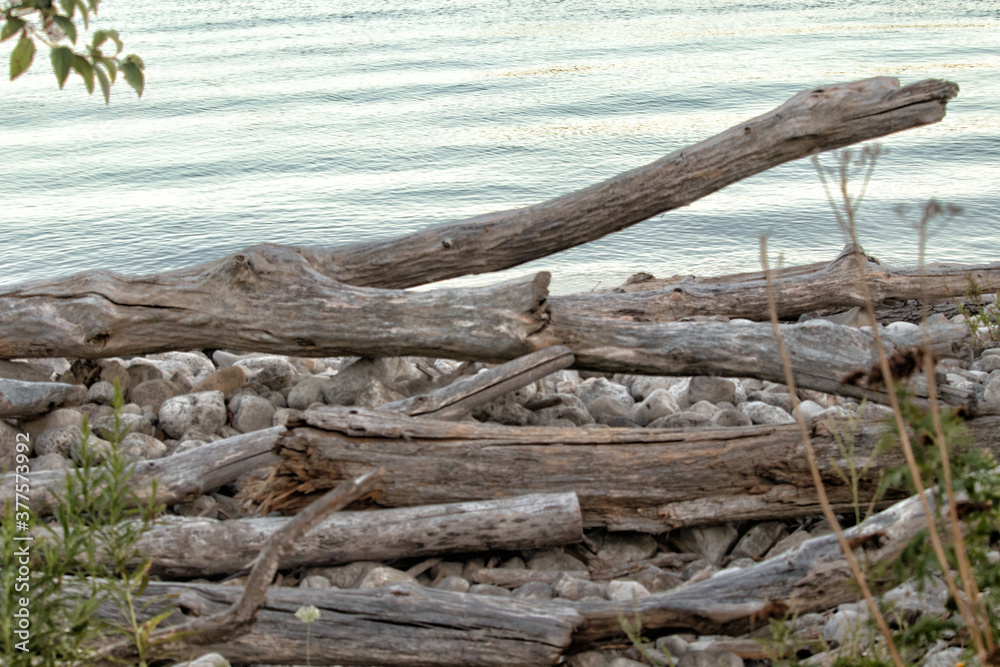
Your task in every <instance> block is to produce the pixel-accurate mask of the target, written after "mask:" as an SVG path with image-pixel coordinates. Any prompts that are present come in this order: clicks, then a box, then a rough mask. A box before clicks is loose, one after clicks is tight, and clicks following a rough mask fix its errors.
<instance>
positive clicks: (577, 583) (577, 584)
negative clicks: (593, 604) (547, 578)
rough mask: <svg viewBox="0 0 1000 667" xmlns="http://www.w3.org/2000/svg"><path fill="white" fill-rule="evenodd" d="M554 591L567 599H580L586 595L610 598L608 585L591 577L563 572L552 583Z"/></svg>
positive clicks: (554, 593)
mask: <svg viewBox="0 0 1000 667" xmlns="http://www.w3.org/2000/svg"><path fill="white" fill-rule="evenodd" d="M552 593H553V595H556V596H558V597H561V598H564V599H566V600H579V599H580V598H584V597H597V598H602V599H605V600H606V599H608V585H607V584H606V583H600V582H596V581H590V580H589V579H582V578H579V577H574V576H573V575H572V574H570V573H567V572H563V573H562V574H560V575H559V577H558V578H557V579H556V580H555V583H553V584H552Z"/></svg>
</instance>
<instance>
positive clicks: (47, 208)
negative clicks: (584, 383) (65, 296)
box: [0, 0, 1000, 292]
mask: <svg viewBox="0 0 1000 667" xmlns="http://www.w3.org/2000/svg"><path fill="white" fill-rule="evenodd" d="M250 5H252V6H250ZM97 25H98V27H102V26H107V27H115V28H117V29H119V31H120V32H121V33H122V35H123V37H124V38H125V43H126V52H132V51H134V52H136V53H139V54H140V55H141V56H142V57H143V58H144V60H145V62H146V66H147V69H146V72H147V91H146V94H145V96H144V97H143V99H142V100H141V101H139V100H136V99H135V96H134V95H133V94H131V92H130V91H129V89H128V88H127V87H126V86H125V84H124V82H120V83H119V85H118V86H117V87H116V88H115V89H114V91H113V92H112V103H111V106H110V107H106V106H105V105H104V104H103V101H102V100H101V99H100V96H99V95H94V96H92V97H88V96H87V95H86V94H85V92H84V91H83V86H82V83H81V82H80V79H79V77H77V76H76V75H73V77H72V78H71V79H70V81H69V83H68V84H67V90H65V91H62V92H60V91H58V90H57V89H56V87H55V85H54V77H53V75H52V72H51V68H50V66H49V62H48V56H47V52H41V53H40V54H39V57H38V58H37V59H36V63H35V65H34V67H33V70H32V71H31V72H30V73H29V74H26V75H25V76H23V77H22V78H21V79H19V80H18V81H16V82H14V83H0V146H2V152H0V187H2V193H0V284H11V283H15V282H19V281H22V280H28V279H37V278H45V277H54V276H58V275H64V274H69V273H72V272H75V271H80V270H85V269H93V268H110V269H115V270H119V271H123V272H129V273H148V272H158V271H163V270H167V269H172V268H178V267H183V266H188V265H191V264H194V263H197V262H200V261H204V260H208V259H213V258H216V257H220V256H223V255H226V254H229V253H232V252H234V251H236V250H238V249H240V248H242V247H245V246H247V245H250V244H253V243H257V242H262V241H268V242H275V243H287V244H308V245H335V244H341V243H346V242H352V241H359V240H365V239H373V238H377V237H386V236H393V235H397V234H400V233H403V232H408V231H412V230H415V229H418V228H420V227H423V226H425V225H428V224H431V223H436V222H442V221H447V220H451V219H456V218H461V217H466V216H470V215H475V214H478V213H484V212H487V211H492V210H498V209H506V208H512V207H516V206H524V205H528V204H532V203H535V202H538V201H542V200H545V199H549V198H551V197H553V196H557V195H560V194H563V193H566V192H569V191H571V190H574V189H577V188H579V187H583V186H586V185H589V184H591V183H594V182H596V181H599V180H602V179H604V178H607V177H609V176H612V175H614V174H616V173H618V172H620V171H624V170H626V169H630V168H632V167H635V166H638V165H641V164H645V163H647V162H651V161H653V160H655V159H657V158H659V157H661V156H662V155H664V154H666V153H669V152H672V151H674V150H676V149H679V148H682V147H684V146H686V145H689V144H691V143H694V142H696V141H699V140H701V139H703V138H705V137H708V136H710V135H712V134H714V133H716V132H719V131H722V130H724V129H726V128H727V127H729V126H731V125H733V124H736V123H738V122H740V121H742V120H745V119H747V118H750V117H752V116H755V115H758V114H760V113H763V112H765V111H767V110H769V109H771V108H773V107H775V106H777V105H778V104H780V103H782V102H783V101H785V100H786V99H787V98H788V97H790V96H791V95H793V94H795V93H796V92H799V91H801V90H804V89H807V88H809V87H813V86H817V85H820V84H829V83H835V82H840V81H850V80H855V79H861V78H866V77H870V76H877V75H889V76H896V77H899V78H900V79H901V80H902V82H903V83H904V84H906V83H912V82H914V81H918V80H920V79H924V78H947V79H949V80H952V81H955V82H957V83H958V84H959V85H960V86H961V89H962V90H961V93H960V94H959V97H958V98H957V99H955V100H954V101H953V102H951V103H950V105H949V111H948V116H947V117H946V119H945V120H944V121H943V122H942V123H940V124H938V125H935V126H930V127H928V128H921V129H918V130H913V131H909V132H906V133H903V134H900V135H896V136H894V137H890V138H887V139H885V140H884V142H883V143H884V145H885V146H887V147H888V148H889V149H890V154H889V155H888V156H887V157H886V158H884V159H883V160H882V162H881V164H880V167H879V169H878V171H877V173H876V176H875V179H874V183H873V184H872V186H871V188H870V196H869V199H868V200H867V201H866V204H865V205H864V207H863V208H862V219H863V232H862V233H863V236H862V241H863V243H864V244H865V246H866V248H867V249H868V250H869V252H871V253H873V254H876V255H878V256H880V257H881V258H882V259H883V260H885V261H888V262H891V263H906V264H909V263H913V262H914V261H915V257H916V247H917V244H916V238H915V236H914V234H913V232H912V231H911V230H910V228H909V226H908V223H907V221H906V220H904V219H901V218H900V217H899V216H898V215H897V214H896V213H895V212H894V211H893V208H894V206H895V205H897V204H900V203H908V204H920V203H921V202H923V201H925V200H926V199H927V198H928V197H937V198H939V199H941V200H943V201H947V202H950V203H953V204H957V205H960V206H962V207H963V209H964V211H965V212H964V214H963V215H962V216H961V217H959V218H957V219H956V220H954V221H953V222H952V223H951V224H950V226H949V227H948V228H947V229H945V230H943V231H941V232H940V233H938V234H937V235H936V236H935V237H934V238H932V239H931V242H930V248H929V250H930V252H929V254H930V259H932V260H936V261H949V260H951V261H966V262H985V261H996V260H998V259H1000V111H998V109H1000V102H998V100H1000V3H998V2H997V1H996V0H991V1H988V2H987V1H966V2H962V1H961V0H941V1H939V0H926V1H924V2H920V3H917V2H912V1H909V0H908V1H907V2H883V3H878V6H875V7H873V6H869V3H868V2H867V1H864V2H851V1H846V2H845V1H843V0H836V1H830V2H826V1H822V2H820V1H817V2H809V1H808V0H806V2H805V3H804V2H802V0H795V1H794V2H793V1H789V2H783V1H776V2H764V1H761V2H759V3H753V2H750V1H749V0H748V1H746V2H737V1H730V2H717V1H713V2H707V1H702V2H692V1H688V0H627V1H625V0H606V1H605V2H602V3H594V2H589V1H588V2H583V1H582V0H563V1H562V2H539V1H538V0H531V1H529V0H506V1H504V0H499V1H498V0H489V1H486V0H459V1H449V0H408V1H407V2H399V1H398V0H386V1H384V2H375V3H373V2H370V0H366V1H365V2H360V1H356V0H347V1H342V0H300V1H299V2H296V3H294V4H293V5H289V4H288V3H286V2H277V1H275V0H258V1H257V2H254V3H231V2H223V1H222V0H197V1H196V0H157V1H150V2H144V3H136V2H125V1H124V0H106V2H105V3H104V4H103V5H102V14H101V17H100V19H99V21H98V23H97ZM92 27H93V26H92ZM10 48H11V43H10V42H8V43H5V44H3V45H2V46H0V58H2V62H3V63H6V59H7V57H8V55H9V52H10ZM4 69H6V66H5V65H4ZM762 233H768V234H769V235H770V241H769V245H770V248H771V249H772V251H773V253H774V254H775V255H777V254H778V253H779V252H780V253H782V254H783V255H784V259H785V261H786V262H789V263H792V262H793V263H800V262H806V261H818V260H823V259H831V258H832V257H833V256H834V255H835V254H836V253H837V252H838V250H839V249H840V246H841V244H842V242H843V241H842V238H841V236H840V232H839V230H838V228H837V226H836V224H835V222H834V221H833V219H832V216H831V214H830V212H829V209H828V206H827V204H826V202H825V199H824V196H823V191H822V189H821V187H820V185H819V182H818V179H817V177H816V175H815V174H814V172H813V169H812V166H811V165H810V164H809V162H808V161H798V162H794V163H790V164H787V165H784V166H782V167H779V168H777V169H774V170H771V171H770V172H767V173H765V174H761V175H759V176H756V177H753V178H751V179H749V180H747V181H744V182H742V183H738V184H736V185H733V186H730V187H729V188H726V189H725V190H723V191H721V192H718V193H716V194H714V195H711V196H710V197H707V198H705V199H703V200H701V201H699V202H696V203H695V204H694V205H692V206H690V207H687V208H685V209H682V210H678V211H673V212H670V213H667V214H665V215H663V216H659V217H657V218H655V219H652V220H649V221H646V222H644V223H642V224H639V225H636V226H634V227H632V228H629V229H627V230H624V231H622V232H619V233H617V234H614V235H612V236H608V237H605V238H604V239H602V240H600V241H597V242H595V243H591V244H588V245H586V246H581V247H579V248H576V249H573V250H569V251H567V252H564V253H561V254H559V255H556V256H553V257H549V258H546V259H543V260H539V261H536V262H532V263H531V264H528V265H524V266H521V267H518V268H516V269H512V270H511V271H508V272H505V273H504V274H499V275H498V274H493V275H487V276H477V277H470V278H465V279H460V281H461V282H462V284H480V283H486V282H494V281H496V280H499V279H501V277H507V276H510V275H521V274H523V273H526V272H528V271H532V270H539V269H547V270H550V271H552V272H553V274H554V276H555V281H554V289H555V290H556V291H562V292H565V291H580V290H589V289H591V288H593V287H594V286H595V285H597V284H598V283H601V284H602V286H609V285H612V284H616V283H617V282H620V281H621V280H622V279H623V278H625V277H627V276H628V275H630V274H631V273H633V272H635V271H638V270H646V271H650V272H652V273H654V274H656V275H671V274H675V273H699V274H711V273H723V272H731V271H738V270H752V269H756V268H758V265H757V255H758V249H757V244H758V241H757V239H758V236H759V235H760V234H762Z"/></svg>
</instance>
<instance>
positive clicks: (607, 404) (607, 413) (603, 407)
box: [587, 396, 632, 423]
mask: <svg viewBox="0 0 1000 667" xmlns="http://www.w3.org/2000/svg"><path fill="white" fill-rule="evenodd" d="M629 400H630V401H631V397H630V398H629ZM587 410H588V411H589V412H590V415H591V416H592V417H593V418H594V419H595V420H596V421H598V422H600V423H605V422H607V421H610V420H611V419H615V418H619V419H621V418H624V419H629V420H630V421H631V419H630V418H631V416H632V403H626V402H625V401H622V400H619V399H617V398H613V397H611V396H598V397H597V398H595V399H594V400H593V401H591V402H590V404H589V405H588V406H587Z"/></svg>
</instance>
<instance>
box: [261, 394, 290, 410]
mask: <svg viewBox="0 0 1000 667" xmlns="http://www.w3.org/2000/svg"><path fill="white" fill-rule="evenodd" d="M289 393H291V390H289ZM261 398H265V399H267V400H268V401H270V403H271V405H273V406H274V409H275V410H278V409H280V408H287V407H288V401H286V400H285V396H284V394H282V393H281V392H280V391H269V392H267V393H266V394H264V395H263V396H261Z"/></svg>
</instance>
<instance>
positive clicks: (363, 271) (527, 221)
mask: <svg viewBox="0 0 1000 667" xmlns="http://www.w3.org/2000/svg"><path fill="white" fill-rule="evenodd" d="M957 91H958V88H957V86H956V85H955V84H953V83H949V82H945V81H933V80H928V81H922V82H919V83H915V84H912V85H910V86H906V87H904V88H900V87H899V84H898V81H896V80H895V79H887V78H878V79H869V80H866V81H859V82H855V83H850V84H839V85H836V86H829V87H825V88H817V89H814V90H811V91H807V92H804V93H800V94H798V95H796V96H795V97H793V98H792V99H791V100H789V101H788V102H786V103H785V104H784V105H782V106H781V107H778V108H777V109H775V110H773V111H771V112H769V113H766V114H764V115H763V116H759V117H757V118H755V119H752V120H750V121H748V122H746V123H741V124H740V125H739V126H737V127H734V128H731V129H730V130H727V131H726V132H724V133H722V134H720V135H718V136H716V137H713V138H711V139H708V140H706V141H703V142H701V143H699V144H696V145H695V146H693V147H691V148H689V149H686V150H683V151H678V152H677V153H674V154H672V155H669V156H667V157H665V158H663V159H661V160H659V161H657V162H654V163H652V164H650V165H647V166H646V167H641V168H639V169H634V170H632V171H629V172H626V173H624V174H621V175H619V176H617V177H615V178H612V179H610V180H608V181H605V182H604V183H600V184H598V185H595V186H592V187H589V188H586V189H584V190H581V191H579V192H576V193H573V194H570V195H566V196H564V197H560V198H557V199H554V200H551V201H548V202H543V203H541V204H537V205H535V206H530V207H527V208H523V209H517V210H514V211H506V212H502V213H494V214H490V215H487V216H479V217H476V218H472V219H471V220H467V221H461V222H457V223H452V224H448V225H439V226H436V227H431V228H429V229H427V230H424V231H422V232H417V233H415V234H411V235H409V236H405V237H401V238H397V239H389V240H387V241H377V242H371V243H366V244H359V245H353V246H346V247H343V248H333V249H305V248H290V247H283V246H274V245H266V244H265V245H258V246H254V247H251V248H247V249H246V250H244V251H242V252H240V253H237V254H235V255H233V256H231V257H227V258H224V259H220V260H217V261H214V262H208V263H205V264H202V265H199V266H195V267H192V268H190V269H184V270H179V271H172V272H168V273H163V274H158V275H153V276H144V277H127V276H122V275H119V274H115V273H113V272H106V271H95V272H90V273H84V274H79V275H77V276H73V277H72V278H70V279H60V280H51V281H36V282H31V283H25V284H23V285H16V286H13V287H11V288H7V289H4V290H2V291H0V308H2V309H3V310H4V312H5V313H6V315H7V316H6V317H4V318H3V320H0V358H22V357H48V356H67V357H74V358H97V357H109V356H116V355H127V354H144V353H150V352H159V351H165V350H177V349H193V348H218V349H252V350H255V351H262V352H274V353H277V354H290V355H309V356H327V355H338V354H344V355H349V354H363V355H369V356H371V355H387V356H393V355H400V354H416V355H427V356H452V355H455V358H470V357H475V358H481V359H483V360H496V361H499V360H503V359H509V358H511V357H513V356H520V355H521V354H525V353H527V352H530V351H531V348H530V347H527V346H525V345H524V338H525V337H527V336H528V335H530V334H532V333H534V332H536V331H538V330H539V329H540V328H541V327H542V326H544V316H543V314H541V313H539V312H537V310H538V306H539V305H540V304H541V302H542V301H543V300H544V298H545V294H544V288H545V286H546V285H547V282H545V281H544V279H542V278H541V277H540V276H539V277H536V279H535V282H534V283H530V282H529V283H528V284H523V283H522V284H519V286H518V287H517V288H514V287H513V286H509V285H508V286H498V287H495V288H491V289H492V290H493V291H492V292H490V291H489V290H487V291H483V290H478V291H462V290H449V291H446V292H441V293H423V294H406V295H404V294H403V293H399V292H379V291H373V290H366V289H363V288H362V287H357V286H378V287H387V288H399V287H408V286H413V285H419V284H422V283H427V282H432V281H435V280H441V279H444V278H450V277H455V276H460V275H464V274H468V273H482V272H486V271H495V270H498V269H503V268H507V267H510V266H515V265H517V264H520V263H523V262H525V261H528V260H531V259H536V258H538V257H544V256H546V255H549V254H551V253H553V252H557V251H559V250H563V249H565V248H569V247H572V246H575V245H579V244H581V243H586V242H587V241H591V240H593V239H596V238H600V237H601V236H604V235H605V234H609V233H611V232H614V231H617V230H619V229H622V228H624V227H627V226H629V225H632V224H635V223H637V222H640V221H642V220H645V219H647V218H649V217H651V216H653V215H656V214H658V213H661V212H663V211H666V210H669V209H671V208H676V207H678V206H683V205H686V204H689V203H691V202H692V201H694V200H696V199H698V198H700V197H703V196H705V195H707V194H709V193H711V192H714V191H715V190H717V189H719V188H721V187H724V186H726V185H728V184H730V183H733V182H735V181H738V180H740V179H742V178H745V177H747V176H750V175H752V174H755V173H758V172H760V171H763V170H765V169H768V168H770V167H773V166H775V165H778V164H781V163H783V162H787V161H789V160H793V159H797V158H800V157H805V156H807V155H812V154H815V153H818V152H821V151H824V150H829V149H833V148H838V147H840V146H845V145H848V144H851V143H855V142H858V141H863V140H866V139H871V138H873V137H877V136H882V135H885V134H888V133H891V132H898V131H900V130H905V129H908V128H911V127H917V126H920V125H925V124H928V123H933V122H937V121H938V120H940V119H941V118H942V117H943V116H944V112H945V104H946V102H947V100H949V99H951V98H952V97H954V96H955V95H956V94H957ZM542 282H545V284H544V285H543V284H541V283H542ZM349 285H354V286H355V287H349ZM477 306H481V308H477ZM492 308H498V310H491V309H492ZM442 323H443V325H444V326H442ZM435 324H437V326H435ZM425 325H427V326H425ZM480 333H485V334H486V340H488V341H489V343H490V345H489V346H488V349H481V348H479V347H478V346H477V345H476V344H475V342H474V341H475V340H476V336H477V335H478V334H480ZM463 337H464V338H466V340H465V341H464V342H462V343H461V344H459V349H457V350H455V349H454V346H455V345H456V342H457V340H458V339H461V338H463ZM498 338H503V339H504V341H505V344H504V345H502V346H501V349H499V350H495V347H496V345H497V343H498ZM396 346H401V347H400V348H399V349H397V347H396ZM541 347H544V346H541ZM403 348H405V350H404V349H403ZM474 348H475V349H474ZM535 349H537V348H535Z"/></svg>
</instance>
